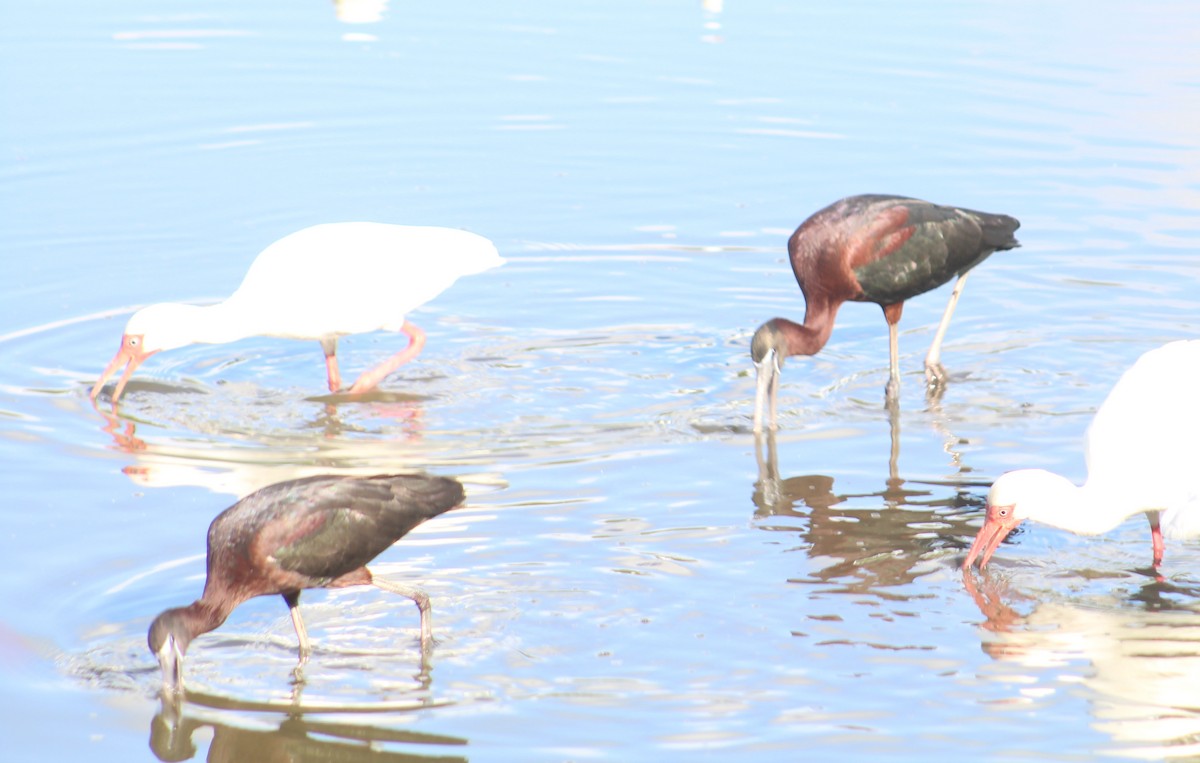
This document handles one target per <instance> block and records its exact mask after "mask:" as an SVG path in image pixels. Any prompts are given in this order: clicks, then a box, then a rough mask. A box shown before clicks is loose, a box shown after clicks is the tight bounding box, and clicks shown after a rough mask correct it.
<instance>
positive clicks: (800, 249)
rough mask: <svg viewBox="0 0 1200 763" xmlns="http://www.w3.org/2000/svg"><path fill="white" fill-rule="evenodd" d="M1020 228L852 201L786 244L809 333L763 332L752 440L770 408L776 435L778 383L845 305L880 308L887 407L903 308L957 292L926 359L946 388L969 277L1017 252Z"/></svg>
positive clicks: (780, 322) (983, 218)
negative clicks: (946, 361) (991, 260)
mask: <svg viewBox="0 0 1200 763" xmlns="http://www.w3.org/2000/svg"><path fill="white" fill-rule="evenodd" d="M1018 227H1020V223H1019V222H1018V221H1017V220H1016V219H1014V218H1012V217H1009V216H1008V215H996V214H989V213H987V212H975V211H973V210H970V209H958V208H956V207H944V206H939V205H937V204H930V203H929V202H927V201H920V200H919V199H909V198H905V197H903V196H883V195H875V194H871V195H863V196H850V197H848V198H845V199H842V200H841V201H837V202H834V203H833V204H830V205H829V206H828V207H825V208H824V209H822V210H821V211H819V212H817V213H816V214H814V215H813V216H812V217H810V218H808V219H807V220H805V221H804V222H803V223H802V224H801V225H800V227H799V228H797V229H796V232H795V233H793V234H792V237H791V238H790V239H788V254H789V255H790V258H791V262H792V272H793V273H795V274H796V282H797V283H799V284H800V291H801V292H802V293H803V294H804V301H805V312H804V325H799V324H797V323H794V322H792V321H789V320H788V319H786V318H773V319H771V320H769V321H767V322H766V323H764V324H763V325H761V326H759V327H758V330H757V331H755V332H754V339H753V341H752V342H751V345H750V355H751V357H752V358H753V359H754V365H755V367H756V368H757V372H758V387H757V392H756V396H755V402H754V431H756V432H759V431H762V426H763V407H764V404H768V405H769V406H770V423H769V426H770V428H772V429H774V428H775V410H776V402H777V396H778V388H779V375H780V372H781V369H782V368H783V361H784V360H785V359H786V358H787V357H789V356H791V355H815V354H816V353H817V352H819V351H820V350H821V348H822V347H824V346H825V343H826V342H827V341H829V335H830V334H831V333H832V332H833V322H834V318H835V316H836V315H837V311H838V308H840V307H841V306H842V303H844V302H874V303H875V304H877V305H879V306H881V307H882V308H883V315H884V317H885V318H886V319H887V323H888V335H889V349H890V363H891V375H890V377H889V378H888V383H887V388H886V392H887V397H888V400H889V401H892V400H895V399H896V398H897V396H898V394H899V391H900V370H899V361H898V355H899V351H898V348H897V342H896V324H897V322H899V320H900V313H901V311H902V310H903V309H904V301H905V300H907V299H911V298H912V297H915V296H917V295H918V294H922V293H924V292H927V291H929V290H930V289H935V288H937V287H938V286H941V285H942V284H944V283H946V282H948V281H949V280H950V279H951V278H954V277H955V276H957V277H958V282H957V283H956V284H955V285H954V291H953V292H952V293H951V295H950V303H949V304H948V305H947V306H946V312H945V314H944V315H943V316H942V322H941V324H940V325H939V326H938V330H937V333H936V334H935V335H934V339H933V344H932V346H930V348H929V353H928V354H927V355H926V356H925V373H926V376H927V378H928V380H929V383H930V385H932V386H935V387H936V386H940V385H941V384H943V383H944V381H945V370H944V369H943V368H942V365H941V363H940V362H939V357H940V354H941V346H942V338H943V337H944V336H945V333H946V327H947V326H948V325H949V323H950V317H951V315H953V314H954V306H955V304H956V303H957V302H958V297H959V294H961V293H962V288H963V285H964V284H965V283H966V280H967V274H968V273H969V272H970V270H971V268H973V267H975V266H976V265H978V264H979V263H981V262H983V261H984V260H985V259H987V257H988V255H990V254H991V253H992V252H995V251H999V250H1002V249H1012V248H1013V247H1016V246H1019V244H1018V243H1017V240H1016V239H1015V238H1013V232H1014V231H1016V229H1017V228H1018Z"/></svg>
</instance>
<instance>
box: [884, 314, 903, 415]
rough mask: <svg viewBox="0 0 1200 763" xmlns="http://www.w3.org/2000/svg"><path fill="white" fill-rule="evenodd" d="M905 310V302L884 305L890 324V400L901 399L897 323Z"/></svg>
mask: <svg viewBox="0 0 1200 763" xmlns="http://www.w3.org/2000/svg"><path fill="white" fill-rule="evenodd" d="M903 310H904V303H903V302H897V303H895V304H892V305H884V306H883V317H884V318H885V319H887V324H888V368H889V376H888V383H887V386H886V387H884V395H885V396H886V397H887V399H888V400H889V401H896V400H899V399H900V342H899V340H898V339H897V337H896V331H897V329H896V324H898V323H899V322H900V313H901V312H902V311H903Z"/></svg>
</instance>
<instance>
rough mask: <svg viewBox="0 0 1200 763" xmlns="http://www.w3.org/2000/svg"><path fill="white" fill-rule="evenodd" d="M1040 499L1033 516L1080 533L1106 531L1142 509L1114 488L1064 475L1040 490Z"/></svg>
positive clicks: (1042, 521)
mask: <svg viewBox="0 0 1200 763" xmlns="http://www.w3.org/2000/svg"><path fill="white" fill-rule="evenodd" d="M1037 500H1038V505H1037V507H1036V509H1035V510H1034V512H1033V513H1032V514H1031V515H1030V518H1031V519H1035V520H1037V521H1038V522H1041V523H1043V524H1047V525H1050V526H1051V527H1057V528H1059V529H1060V530H1067V531H1069V532H1073V533H1079V534H1080V535H1100V534H1101V533H1106V532H1108V531H1109V530H1112V529H1113V528H1115V527H1116V526H1117V525H1119V524H1121V523H1122V522H1124V521H1125V520H1126V519H1128V518H1129V517H1130V516H1131V515H1133V514H1136V513H1137V512H1138V511H1140V510H1141V509H1140V507H1137V506H1135V505H1133V504H1130V503H1129V502H1127V501H1122V500H1121V499H1120V498H1119V497H1117V496H1115V495H1114V494H1113V493H1112V491H1111V490H1101V489H1098V488H1097V487H1095V486H1091V485H1089V484H1088V483H1085V484H1083V485H1082V486H1079V485H1075V484H1074V483H1072V482H1071V481H1070V480H1068V479H1066V478H1065V477H1064V478H1062V480H1061V482H1058V483H1056V484H1055V485H1054V486H1053V487H1051V488H1049V489H1044V490H1043V491H1042V492H1040V493H1039V494H1038V498H1037Z"/></svg>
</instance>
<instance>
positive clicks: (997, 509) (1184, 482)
mask: <svg viewBox="0 0 1200 763" xmlns="http://www.w3.org/2000/svg"><path fill="white" fill-rule="evenodd" d="M1197 379H1200V340H1197V339H1192V340H1186V341H1181V342H1171V343H1170V344H1166V345H1163V346H1162V347H1159V348H1157V349H1154V350H1150V351H1149V352H1147V353H1146V354H1144V355H1142V357H1140V358H1139V359H1138V361H1137V362H1136V363H1134V364H1133V365H1132V366H1130V368H1129V370H1127V371H1126V372H1125V373H1124V374H1122V376H1121V378H1120V379H1119V380H1118V381H1117V383H1116V385H1115V386H1114V387H1113V388H1112V391H1111V392H1109V393H1108V397H1106V398H1105V399H1104V403H1103V404H1101V406H1100V409H1099V410H1097V411H1096V415H1095V417H1094V418H1093V419H1092V423H1091V425H1090V426H1089V427H1088V431H1087V436H1086V439H1085V450H1084V455H1085V458H1086V462H1087V475H1088V476H1087V480H1086V481H1085V482H1084V484H1083V485H1082V486H1077V485H1075V484H1074V483H1073V482H1071V481H1070V480H1068V479H1067V478H1066V477H1063V476H1061V475H1058V474H1055V473H1053V472H1048V471H1046V470H1045V469H1018V470H1016V471H1011V472H1006V473H1004V474H1002V475H1000V478H999V479H997V480H996V481H995V483H993V484H992V487H991V490H989V491H988V499H987V514H986V515H985V520H984V523H983V527H981V528H980V529H979V533H978V534H977V535H976V536H975V542H974V543H972V544H971V549H970V550H969V551H968V552H967V557H966V559H965V560H964V561H963V565H962V566H963V569H964V570H967V569H969V568H970V567H971V564H972V563H973V562H974V561H975V559H976V558H979V566H980V568H983V567H985V566H986V565H987V563H988V560H989V559H991V558H992V554H993V553H994V552H995V551H996V549H997V548H998V547H999V546H1000V542H1001V541H1003V540H1004V538H1005V537H1007V536H1008V534H1009V533H1011V532H1012V531H1013V529H1014V528H1016V526H1017V525H1019V524H1020V523H1021V522H1022V521H1023V520H1026V519H1031V520H1033V521H1035V522H1041V523H1043V524H1048V525H1050V526H1051V527H1057V528H1060V529H1063V530H1068V531H1070V532H1074V533H1080V534H1082V535H1098V534H1099V533H1103V532H1108V531H1109V530H1112V529H1113V528H1115V527H1116V526H1117V525H1119V524H1121V522H1123V521H1125V520H1126V519H1127V518H1129V517H1131V516H1133V515H1134V514H1138V513H1143V512H1144V513H1145V514H1146V517H1147V518H1148V519H1149V521H1150V540H1151V550H1152V553H1153V557H1152V558H1153V563H1154V566H1155V567H1157V566H1159V565H1160V564H1162V559H1163V549H1164V543H1163V530H1164V528H1165V530H1166V532H1167V534H1168V535H1173V536H1176V537H1195V536H1197V535H1200V477H1198V476H1197V474H1198V473H1197V465H1200V439H1198V438H1197V433H1198V432H1200V395H1197V393H1196V389H1197V387H1196V384H1197ZM981 555H982V556H981Z"/></svg>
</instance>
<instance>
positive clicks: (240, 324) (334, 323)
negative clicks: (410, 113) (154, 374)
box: [91, 222, 504, 408]
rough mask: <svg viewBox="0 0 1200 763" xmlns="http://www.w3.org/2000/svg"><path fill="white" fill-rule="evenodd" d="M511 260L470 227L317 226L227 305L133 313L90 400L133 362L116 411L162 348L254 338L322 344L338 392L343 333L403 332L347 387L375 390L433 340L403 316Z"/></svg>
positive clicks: (274, 256)
mask: <svg viewBox="0 0 1200 763" xmlns="http://www.w3.org/2000/svg"><path fill="white" fill-rule="evenodd" d="M503 262H504V260H503V259H502V258H501V257H500V254H499V253H498V252H497V251H496V247H495V246H494V245H493V244H492V242H491V241H489V240H487V239H486V238H484V237H483V236H479V235H477V234H474V233H470V232H467V231H463V230H455V229H452V228H437V227H429V226H410V225H389V224H386V223H368V222H351V223H328V224H324V225H314V226H312V227H311V228H305V229H303V230H300V231H297V232H295V233H292V234H290V235H287V236H284V237H283V238H281V239H279V240H278V241H276V242H275V243H273V244H271V245H270V246H268V247H267V248H266V249H264V250H263V251H262V253H260V254H259V255H258V257H257V258H256V259H255V260H254V263H253V264H252V265H251V266H250V270H249V271H247V273H246V277H245V278H244V279H243V280H242V285H241V286H239V287H238V289H237V291H235V292H234V293H233V295H232V296H230V297H229V298H228V299H226V300H225V301H224V302H219V303H217V304H215V305H210V306H197V305H185V304H176V303H165V304H159V305H150V306H149V307H145V308H142V309H141V310H138V311H137V312H136V313H134V314H133V316H132V317H131V318H130V319H129V322H128V323H127V324H126V326H125V334H124V335H123V336H122V337H121V347H120V349H119V350H118V351H117V354H116V357H114V358H113V359H112V362H111V363H109V364H108V367H107V368H105V369H104V372H103V373H101V374H100V378H99V379H98V380H97V381H96V384H95V386H93V387H92V391H91V397H92V399H93V400H95V399H96V396H97V395H99V394H100V390H101V388H102V387H103V386H104V382H105V381H107V380H108V378H109V377H110V376H112V375H113V373H114V372H115V371H116V370H117V369H118V368H120V367H121V366H125V371H124V373H122V374H121V378H120V380H119V381H118V382H117V386H116V388H115V389H114V390H113V393H112V401H113V407H114V408H115V407H116V404H117V400H118V399H119V398H120V397H121V392H122V390H124V389H125V384H126V382H128V381H129V377H130V376H131V375H132V374H133V372H134V369H136V368H137V367H138V366H139V365H140V364H141V363H142V361H144V360H145V359H146V358H148V357H150V356H151V355H153V354H154V353H156V352H159V351H160V350H171V349H175V348H177V347H184V346H186V345H189V344H197V343H203V344H222V343H225V342H233V341H236V340H238V339H243V338H245V337H249V336H277V337H286V338H289V339H315V340H317V341H319V342H320V343H321V348H322V349H323V350H324V351H325V365H326V371H327V373H328V376H329V391H330V392H338V391H339V390H340V389H341V375H340V373H339V371H338V363H337V340H338V337H339V336H342V335H345V334H359V333H364V332H368V331H377V330H384V331H400V332H403V333H404V334H406V335H407V336H408V338H409V344H408V346H407V347H406V348H405V349H403V350H401V351H400V352H398V353H396V354H395V355H393V356H391V357H390V358H388V359H387V360H385V361H384V362H382V363H380V364H379V365H378V366H376V367H375V368H373V369H371V370H369V371H366V372H364V373H363V374H362V375H361V376H359V378H358V380H357V381H355V382H354V384H353V386H351V387H350V389H349V390H348V391H349V393H350V394H359V393H362V392H367V391H369V390H371V389H373V388H374V387H375V386H376V385H377V384H379V382H380V381H382V380H383V379H384V378H385V377H386V376H387V375H388V374H390V373H392V372H393V371H395V370H396V368H398V367H399V366H400V365H402V364H403V363H406V362H407V361H409V360H411V359H412V358H413V357H415V356H416V355H417V353H419V352H420V351H421V348H422V347H423V346H424V344H425V334H424V332H422V331H421V330H420V329H419V328H417V327H416V326H414V325H413V324H412V323H409V322H408V321H407V320H405V317H404V316H405V314H406V313H408V312H409V311H410V310H413V309H415V308H417V307H420V306H421V305H423V304H425V303H426V302H428V301H429V300H431V299H433V298H434V297H436V296H437V295H438V294H441V293H442V292H443V291H445V290H446V289H447V288H449V287H450V285H451V284H453V283H454V282H455V281H456V280H457V279H458V278H459V277H460V276H465V275H471V274H473V273H480V272H482V271H484V270H488V269H490V268H493V267H496V266H497V265H500V264H502V263H503Z"/></svg>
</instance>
